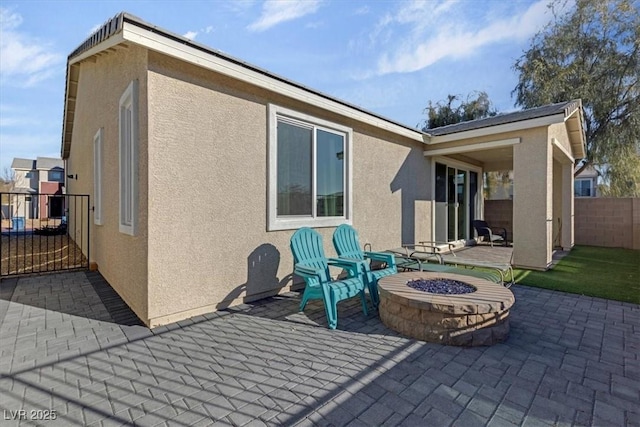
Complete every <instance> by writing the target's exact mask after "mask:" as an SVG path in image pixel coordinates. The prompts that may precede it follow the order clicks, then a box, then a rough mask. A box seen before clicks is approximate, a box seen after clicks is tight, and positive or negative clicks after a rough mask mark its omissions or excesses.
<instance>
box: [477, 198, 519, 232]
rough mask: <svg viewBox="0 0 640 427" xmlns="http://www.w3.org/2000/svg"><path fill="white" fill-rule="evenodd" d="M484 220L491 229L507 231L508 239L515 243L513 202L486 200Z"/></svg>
mask: <svg viewBox="0 0 640 427" xmlns="http://www.w3.org/2000/svg"><path fill="white" fill-rule="evenodd" d="M484 220H485V221H487V222H488V223H489V226H490V227H504V228H506V229H507V239H508V240H509V241H510V242H512V241H513V200H508V199H506V200H485V201H484Z"/></svg>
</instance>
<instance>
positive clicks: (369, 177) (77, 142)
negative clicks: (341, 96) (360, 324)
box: [61, 13, 584, 326]
mask: <svg viewBox="0 0 640 427" xmlns="http://www.w3.org/2000/svg"><path fill="white" fill-rule="evenodd" d="M61 151H62V157H63V159H65V160H66V161H67V173H69V174H72V175H74V176H77V179H74V180H69V182H68V188H67V191H68V192H69V193H81V194H90V195H91V200H92V203H93V209H92V214H93V220H92V221H91V223H90V225H91V228H90V233H89V234H90V235H91V241H90V258H91V259H90V261H91V262H92V263H94V265H97V268H98V269H99V271H100V272H101V273H102V275H103V276H104V277H105V278H106V279H107V281H108V282H109V283H110V284H111V286H112V287H113V288H114V289H115V290H116V291H117V292H118V293H119V294H120V295H121V296H122V298H123V299H124V300H125V301H126V302H127V304H129V306H130V307H131V308H132V309H133V310H134V311H135V312H136V314H137V315H138V316H139V317H140V318H141V319H142V320H143V321H144V322H145V323H146V324H148V325H150V326H157V325H161V324H165V323H168V322H172V321H177V320H180V319H184V318H188V317H192V316H196V315H199V314H202V313H206V312H210V311H213V310H216V309H219V308H225V307H227V306H229V305H231V304H235V303H238V302H242V301H250V300H254V299H259V298H263V297H265V296H269V295H274V294H277V293H278V292H282V291H283V290H287V289H288V288H289V287H290V286H291V285H292V283H293V281H294V278H293V276H292V269H293V259H292V256H291V252H290V249H289V239H290V237H291V235H292V234H293V232H294V230H295V229H298V228H300V227H303V226H309V227H314V228H317V229H318V231H319V232H320V233H321V235H322V236H323V238H324V246H325V250H326V252H327V254H328V256H332V255H334V254H335V252H334V250H333V248H332V244H331V236H332V234H333V231H334V229H335V227H336V226H337V225H339V224H344V223H347V224H353V225H354V227H355V228H356V229H357V230H358V232H359V234H360V238H361V242H362V243H363V244H364V243H365V242H368V243H371V244H372V246H373V249H377V250H383V249H387V248H393V247H398V246H400V245H401V244H403V243H412V242H416V241H420V240H434V239H436V238H438V239H444V240H450V241H461V242H464V241H466V240H468V239H470V238H472V237H473V235H472V229H471V220H472V219H474V218H482V216H483V198H482V188H483V182H482V173H483V171H485V170H513V171H514V180H515V191H514V201H513V203H514V210H513V211H514V214H513V227H514V230H515V231H516V233H517V234H516V235H517V236H518V239H519V240H518V241H516V242H515V244H514V263H515V264H516V265H519V266H524V267H531V268H538V269H546V268H548V266H549V265H550V263H551V256H552V238H551V236H552V232H553V227H554V225H553V221H552V218H554V217H556V216H560V217H562V218H563V223H564V224H565V225H564V227H563V228H562V240H561V241H562V246H563V247H564V248H565V249H570V248H571V247H572V246H573V222H572V221H573V203H572V200H573V163H574V160H575V159H576V158H581V157H583V156H584V132H583V128H582V107H581V103H580V101H570V102H565V103H560V104H554V105H550V106H545V107H541V108H537V109H533V110H527V111H523V112H518V113H512V114H505V115H501V116H495V117H491V118H487V119H483V120H477V121H473V122H466V123H460V124H458V125H453V126H447V127H443V128H439V129H433V130H431V131H430V132H429V133H424V132H421V131H418V130H416V129H414V128H412V127H409V126H405V125H403V124H400V123H397V122H394V121H391V120H388V119H385V118H384V117H381V116H379V115H377V114H374V113H371V112H368V111H366V110H363V109H362V108H360V107H357V106H354V105H352V104H349V103H346V102H344V101H341V100H338V99H336V98H333V97H331V96H328V95H325V94H322V93H320V92H317V91H315V90H312V89H309V88H307V87H304V86H301V85H299V84H297V83H295V82H292V81H289V80H287V79H285V78H282V77H280V76H277V75H274V74H272V73H269V72H268V71H265V70H262V69H259V68H257V67H254V66H252V65H249V64H247V63H245V62H243V61H240V60H238V59H235V58H232V57H229V56H227V55H226V54H223V53H221V52H219V51H216V50H212V49H210V48H208V47H206V46H203V45H201V44H199V43H196V42H193V41H191V40H189V39H186V38H184V37H181V36H179V35H176V34H173V33H170V32H168V31H166V30H163V29H161V28H158V27H156V26H154V25H152V24H148V23H146V22H144V21H142V20H140V19H139V18H136V17H134V16H131V15H129V14H125V13H123V14H119V15H117V16H116V17H114V18H113V19H111V20H110V21H108V22H107V23H106V24H105V25H103V26H102V27H101V28H99V29H98V30H97V31H96V32H95V33H94V34H92V35H91V36H90V37H89V38H88V39H87V40H85V41H84V42H83V43H82V44H81V45H80V46H79V47H78V48H77V49H76V50H75V51H73V52H72V53H71V54H70V55H69V57H68V62H67V80H66V95H65V108H64V122H63V137H62V147H61ZM70 209H72V210H73V208H72V207H70ZM72 219H73V215H72V213H71V214H70V220H72ZM69 227H70V228H74V227H76V225H75V224H73V223H70V224H69ZM83 235H84V234H83ZM82 246H83V247H87V246H86V245H82ZM296 282H297V280H296Z"/></svg>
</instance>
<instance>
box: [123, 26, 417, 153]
mask: <svg viewBox="0 0 640 427" xmlns="http://www.w3.org/2000/svg"><path fill="white" fill-rule="evenodd" d="M122 34H123V39H124V40H129V41H131V42H133V43H136V44H138V45H140V46H143V47H146V48H148V49H151V50H154V51H156V52H160V53H163V54H165V55H170V56H173V57H175V58H178V59H180V60H182V61H185V62H188V63H190V64H194V65H197V66H199V67H203V68H206V69H208V70H211V71H215V72H217V73H220V74H224V75H227V76H230V77H233V78H235V79H237V80H240V81H244V82H247V83H250V84H252V85H254V86H258V87H261V88H264V89H267V90H271V91H274V92H276V93H279V94H282V95H285V96H287V97H291V98H293V99H296V100H300V101H304V102H307V103H309V104H311V105H314V106H318V107H320V108H323V109H325V110H328V111H331V112H334V113H337V114H340V115H341V116H345V117H349V118H351V119H354V120H358V121H360V122H363V123H367V124H369V125H372V126H375V127H377V128H381V129H385V130H388V131H390V132H393V133H395V134H398V135H402V136H405V137H407V138H410V139H412V140H414V141H419V142H424V139H423V133H422V132H420V131H417V130H416V131H412V130H411V129H408V128H406V127H402V126H400V125H396V124H394V123H391V122H388V121H386V120H384V119H382V118H379V117H375V116H372V115H370V114H367V113H365V112H362V111H358V110H355V109H353V108H350V107H349V106H347V105H343V104H340V103H339V102H336V101H332V100H330V99H327V98H324V97H322V96H320V95H317V94H315V93H311V92H308V91H306V90H304V89H302V88H298V87H295V86H292V85H291V84H288V83H286V82H282V81H279V80H278V79H275V78H273V77H270V76H268V75H265V74H262V73H259V72H256V71H254V70H250V69H248V68H245V67H243V66H241V65H239V64H235V63H233V62H230V61H229V60H227V59H224V58H220V57H217V56H214V55H212V54H210V53H207V52H203V51H201V50H198V49H195V48H193V47H191V46H188V45H185V44H182V43H179V42H178V41H175V40H171V39H168V38H167V37H165V36H163V35H161V34H157V33H153V32H150V31H148V30H145V29H144V28H140V27H138V26H136V25H134V24H131V23H128V22H125V23H124V27H123V30H122Z"/></svg>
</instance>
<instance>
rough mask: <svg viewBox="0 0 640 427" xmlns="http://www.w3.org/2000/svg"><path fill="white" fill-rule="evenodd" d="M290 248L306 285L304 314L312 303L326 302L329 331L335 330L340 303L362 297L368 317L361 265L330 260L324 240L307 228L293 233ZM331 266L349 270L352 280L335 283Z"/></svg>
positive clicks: (299, 274) (302, 307)
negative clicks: (324, 246)
mask: <svg viewBox="0 0 640 427" xmlns="http://www.w3.org/2000/svg"><path fill="white" fill-rule="evenodd" d="M290 245H291V252H292V253H293V260H294V262H295V266H294V270H293V271H294V273H295V274H297V275H298V276H300V277H302V278H303V279H304V281H305V284H306V286H305V289H304V293H303V294H302V301H301V302H300V311H303V310H304V308H305V306H306V305H307V302H308V301H309V300H312V299H322V300H323V302H324V309H325V312H326V313H327V322H328V323H329V329H335V328H336V326H338V302H339V301H342V300H345V299H347V298H351V297H354V296H356V295H358V294H359V295H360V298H361V299H362V311H363V312H364V314H365V315H366V314H367V301H366V299H365V294H364V286H365V285H364V281H363V279H362V273H361V268H360V266H359V265H360V262H358V261H348V260H342V259H338V258H327V257H326V256H325V254H324V249H323V247H322V236H320V234H318V233H317V232H316V231H315V230H312V229H310V228H307V227H304V228H301V229H299V230H298V231H296V232H295V233H293V236H291V242H290ZM329 266H335V267H338V268H342V269H344V270H346V271H347V272H348V277H347V278H345V279H339V280H332V278H331V275H330V273H329Z"/></svg>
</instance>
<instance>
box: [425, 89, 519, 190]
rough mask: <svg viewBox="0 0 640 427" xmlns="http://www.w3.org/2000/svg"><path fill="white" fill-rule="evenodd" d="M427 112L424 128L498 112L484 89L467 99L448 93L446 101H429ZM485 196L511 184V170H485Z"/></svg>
mask: <svg viewBox="0 0 640 427" xmlns="http://www.w3.org/2000/svg"><path fill="white" fill-rule="evenodd" d="M424 112H425V113H426V114H427V120H425V122H424V125H423V126H422V130H423V131H425V132H428V131H429V129H433V128H437V127H440V126H446V125H453V124H456V123H460V122H466V121H468V120H476V119H484V118H485V117H491V116H495V115H496V114H497V113H498V112H497V110H496V109H495V108H494V106H493V103H492V102H491V100H490V99H489V95H487V93H486V92H484V91H480V92H478V91H474V92H471V93H470V94H468V95H467V100H466V101H462V100H461V96H460V95H447V99H446V101H438V102H436V103H435V104H433V102H431V101H429V106H428V107H427V108H425V109H424ZM484 182H485V189H484V191H485V197H487V198H489V197H491V195H492V194H494V193H495V192H496V191H497V190H498V188H500V187H502V188H503V189H506V188H508V187H509V185H510V182H511V181H510V174H509V171H491V172H485V179H484Z"/></svg>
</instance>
